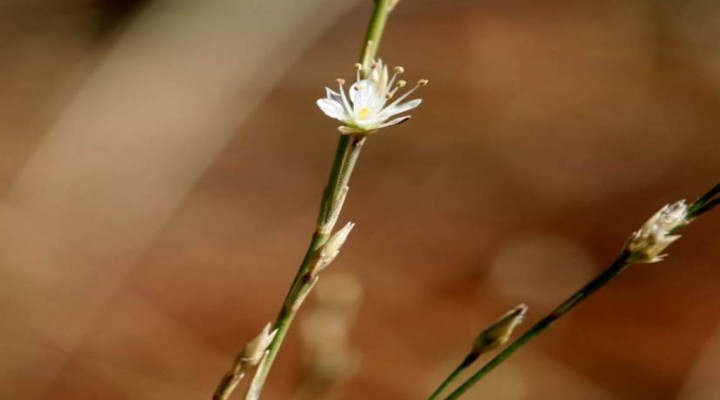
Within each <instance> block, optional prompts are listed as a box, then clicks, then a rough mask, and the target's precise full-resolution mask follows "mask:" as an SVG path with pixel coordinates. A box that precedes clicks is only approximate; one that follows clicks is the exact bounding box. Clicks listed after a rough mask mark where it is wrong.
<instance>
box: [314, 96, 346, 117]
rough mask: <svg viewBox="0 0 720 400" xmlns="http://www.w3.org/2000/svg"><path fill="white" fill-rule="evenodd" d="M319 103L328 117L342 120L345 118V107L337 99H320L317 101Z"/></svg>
mask: <svg viewBox="0 0 720 400" xmlns="http://www.w3.org/2000/svg"><path fill="white" fill-rule="evenodd" d="M317 105H318V107H320V109H321V110H322V112H324V113H325V115H327V116H328V117H330V118H335V119H338V120H340V121H343V120H344V117H345V113H344V112H343V107H342V105H341V104H340V103H338V102H337V101H333V100H329V99H319V100H318V101H317Z"/></svg>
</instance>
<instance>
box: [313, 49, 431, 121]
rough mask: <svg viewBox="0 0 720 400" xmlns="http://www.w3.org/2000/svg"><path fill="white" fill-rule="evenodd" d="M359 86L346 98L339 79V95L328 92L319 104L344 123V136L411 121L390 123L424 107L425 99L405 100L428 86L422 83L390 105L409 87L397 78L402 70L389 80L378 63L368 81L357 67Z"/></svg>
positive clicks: (419, 82) (423, 81) (397, 69)
mask: <svg viewBox="0 0 720 400" xmlns="http://www.w3.org/2000/svg"><path fill="white" fill-rule="evenodd" d="M355 69H356V70H357V73H356V79H355V80H356V82H355V83H354V84H352V86H350V90H349V91H348V93H347V94H345V88H344V87H343V85H344V84H345V81H344V80H343V79H338V84H339V93H338V92H334V91H333V90H331V89H330V88H325V91H326V93H327V97H326V98H324V99H319V100H318V101H317V105H318V107H320V109H321V110H322V111H323V112H324V113H325V114H326V115H327V116H328V117H331V118H335V119H337V120H339V121H341V122H342V123H343V124H344V125H343V126H340V127H339V128H338V129H339V130H340V132H342V133H344V134H368V133H372V132H374V131H376V130H378V129H380V128H384V127H386V126H392V125H397V124H399V123H402V122H405V121H407V120H408V119H410V116H409V115H405V116H402V117H397V118H393V119H390V118H391V117H394V116H396V115H398V114H401V113H404V112H406V111H410V110H412V109H413V108H415V107H417V106H419V105H420V103H421V102H422V99H414V100H410V101H406V102H404V103H403V102H402V101H403V100H405V99H406V98H407V97H408V96H409V95H410V94H411V93H412V92H414V91H415V90H416V89H417V88H419V87H421V86H425V85H426V84H427V82H428V81H427V80H425V79H421V80H419V81H418V83H417V84H416V85H415V87H413V88H412V89H410V90H408V91H407V92H405V93H404V94H403V95H402V96H400V97H398V98H397V99H396V100H394V101H393V102H392V103H390V104H387V103H388V101H390V100H391V99H392V98H393V96H394V95H395V93H396V92H397V91H398V89H400V88H402V87H403V86H405V81H403V80H398V81H397V82H396V78H397V76H398V75H399V74H402V73H403V71H404V70H403V68H402V67H395V68H394V73H393V75H392V77H389V74H388V69H387V66H386V65H383V63H382V61H380V60H378V61H376V62H374V63H373V64H372V66H371V67H370V71H368V73H367V77H366V78H364V79H361V72H362V66H361V65H360V64H355Z"/></svg>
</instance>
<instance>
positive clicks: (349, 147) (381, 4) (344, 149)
mask: <svg viewBox="0 0 720 400" xmlns="http://www.w3.org/2000/svg"><path fill="white" fill-rule="evenodd" d="M396 3H397V0H395V1H392V0H376V1H375V8H374V11H373V14H372V17H371V19H370V23H369V25H368V29H367V33H366V36H365V41H364V43H363V46H362V49H361V52H360V58H359V62H360V63H361V64H362V65H363V67H364V68H363V70H364V71H369V70H370V66H371V63H372V60H374V59H375V55H376V53H377V50H378V45H379V44H380V39H381V38H382V34H383V30H384V28H385V22H386V21H387V18H388V15H389V14H390V10H391V6H393V5H395V4H396ZM365 139H366V137H365V136H364V135H340V139H339V140H338V146H337V150H336V151H335V158H334V161H333V164H332V168H331V170H330V177H329V178H328V182H327V185H326V187H325V190H324V192H323V196H322V199H321V202H320V211H319V214H318V219H317V224H316V226H315V231H314V233H313V235H312V239H311V240H310V245H309V247H308V249H307V252H306V253H305V257H304V259H303V261H302V263H301V264H300V268H299V269H298V272H297V274H296V275H295V279H294V280H293V282H292V284H291V285H290V289H289V290H288V293H287V295H286V297H285V300H284V301H283V304H282V307H281V308H280V312H279V313H278V316H277V319H276V320H275V326H274V328H275V330H276V333H275V336H274V339H273V340H272V342H271V343H270V345H269V346H268V348H267V351H266V353H265V356H264V358H263V360H262V362H260V364H259V365H258V366H257V371H256V373H255V376H254V378H253V380H252V382H251V384H250V387H249V388H248V392H247V395H246V399H248V400H256V399H259V398H260V394H261V391H262V389H263V386H264V384H265V381H266V380H267V377H268V374H269V373H270V370H271V368H272V365H273V362H274V361H275V359H276V358H277V355H278V352H279V351H280V347H281V346H282V343H283V341H284V340H285V336H286V335H287V332H288V330H289V329H290V325H291V324H292V321H293V319H294V318H295V315H296V314H297V312H298V309H299V308H300V306H301V305H302V303H303V301H304V300H305V298H306V297H307V295H308V293H309V292H310V291H311V290H312V288H313V287H314V285H315V283H316V282H317V279H318V277H317V275H316V273H315V272H316V271H314V267H315V266H316V265H317V262H318V258H319V257H320V252H321V250H322V247H323V245H325V243H326V242H327V241H328V239H329V238H330V234H331V233H332V231H333V228H334V227H335V223H336V222H337V219H338V216H339V214H340V211H341V209H342V206H343V203H344V200H345V196H346V194H347V191H348V189H349V186H348V184H349V182H350V177H351V175H352V172H353V169H354V167H355V164H356V162H357V159H358V157H359V155H360V151H361V150H362V147H363V144H364V143H365ZM237 381H239V379H237V380H233V379H227V377H226V378H224V379H223V381H222V382H221V384H220V387H219V388H218V392H219V393H222V394H223V395H224V396H226V397H225V398H227V397H229V396H230V394H231V393H232V391H233V389H234V388H235V386H236V385H237Z"/></svg>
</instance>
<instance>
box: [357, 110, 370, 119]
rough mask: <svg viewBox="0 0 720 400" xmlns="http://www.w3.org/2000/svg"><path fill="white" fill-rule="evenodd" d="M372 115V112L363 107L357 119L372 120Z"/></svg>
mask: <svg viewBox="0 0 720 400" xmlns="http://www.w3.org/2000/svg"><path fill="white" fill-rule="evenodd" d="M371 113H372V110H370V109H369V108H367V107H363V108H361V109H360V111H358V113H357V118H358V119H368V118H370V114H371Z"/></svg>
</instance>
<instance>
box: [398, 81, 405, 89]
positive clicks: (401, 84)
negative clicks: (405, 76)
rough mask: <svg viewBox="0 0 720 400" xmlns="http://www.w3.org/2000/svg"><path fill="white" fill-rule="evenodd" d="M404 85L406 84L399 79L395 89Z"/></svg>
mask: <svg viewBox="0 0 720 400" xmlns="http://www.w3.org/2000/svg"><path fill="white" fill-rule="evenodd" d="M405 85H407V82H405V81H404V80H402V79H400V80H399V81H398V83H397V87H398V88H401V87H404V86H405Z"/></svg>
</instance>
